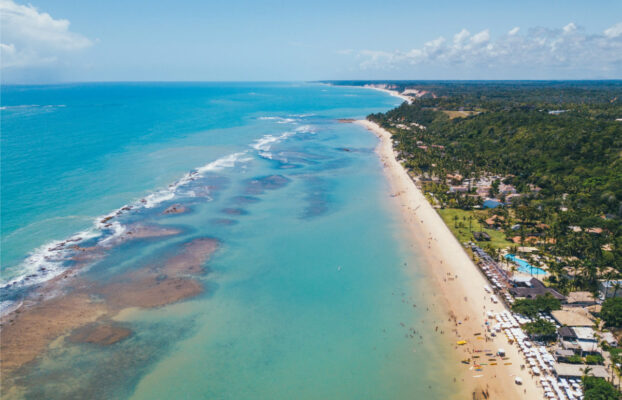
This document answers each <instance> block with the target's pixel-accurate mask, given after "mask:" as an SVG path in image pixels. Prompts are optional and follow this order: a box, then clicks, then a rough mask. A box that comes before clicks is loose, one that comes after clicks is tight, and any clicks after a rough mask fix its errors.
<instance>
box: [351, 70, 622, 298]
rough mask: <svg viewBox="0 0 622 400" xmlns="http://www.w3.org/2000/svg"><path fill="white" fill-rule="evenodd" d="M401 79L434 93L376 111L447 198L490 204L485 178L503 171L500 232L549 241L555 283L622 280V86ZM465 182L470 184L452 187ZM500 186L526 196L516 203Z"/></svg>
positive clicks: (403, 153)
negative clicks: (482, 186)
mask: <svg viewBox="0 0 622 400" xmlns="http://www.w3.org/2000/svg"><path fill="white" fill-rule="evenodd" d="M348 83H349V84H354V82H348ZM365 83H370V82H365ZM358 84H361V83H358ZM390 84H391V85H393V86H394V87H395V88H397V89H398V90H403V89H404V88H407V87H408V88H416V89H417V90H419V91H425V92H426V93H425V94H424V95H423V96H422V97H419V98H417V99H416V100H415V101H414V102H413V104H411V105H409V104H407V103H404V104H402V105H401V106H400V107H397V108H395V109H393V110H391V111H389V112H387V113H384V114H373V115H370V116H369V117H368V118H369V119H370V120H372V121H375V122H377V123H378V124H380V125H381V126H383V127H384V128H386V129H388V130H389V131H390V132H391V133H392V135H393V140H394V145H395V149H396V151H397V152H398V154H399V157H400V158H401V159H402V160H403V163H404V164H405V165H406V167H407V168H409V169H410V170H411V171H413V172H414V173H415V174H417V175H418V176H419V177H421V182H422V185H423V187H424V190H425V191H426V192H427V193H428V194H429V195H430V196H432V197H433V199H434V201H436V202H437V204H439V205H440V206H441V207H452V208H461V209H464V210H470V209H472V208H473V207H480V206H481V204H482V202H481V194H480V195H479V196H478V195H477V194H475V190H476V188H475V187H474V186H473V182H476V181H477V180H479V179H480V178H483V177H493V178H494V177H497V178H494V179H495V180H494V181H493V185H492V187H491V189H490V193H489V196H490V197H496V198H497V199H499V200H500V201H501V202H503V203H505V204H506V205H505V207H502V208H499V209H495V210H494V211H490V212H491V214H492V213H494V214H498V215H500V216H504V217H505V220H504V222H503V223H501V224H500V226H499V227H497V229H500V230H502V231H503V232H505V234H506V237H507V238H508V239H509V238H512V237H514V236H518V237H519V238H520V245H523V244H527V243H529V244H530V245H531V244H535V243H537V245H538V247H539V251H540V254H543V255H545V256H546V257H547V260H548V261H549V262H548V265H547V266H548V267H549V272H551V273H552V277H551V280H550V283H551V284H552V285H553V286H554V287H556V288H557V289H558V290H560V291H562V292H568V291H569V290H572V289H585V290H591V291H593V292H596V290H597V282H598V279H613V278H616V277H622V223H621V221H622V121H617V120H616V119H619V118H622V82H620V81H615V82H523V83H517V82H419V83H417V82H390ZM421 93H423V92H421ZM453 176H459V178H455V182H453V180H454V178H453ZM449 177H452V178H449ZM463 179H470V180H465V181H464V182H468V188H467V189H466V190H463V191H461V192H452V191H451V190H449V189H450V185H451V184H459V183H460V181H461V180H463ZM464 182H463V185H464ZM500 184H504V185H511V186H513V187H514V188H515V189H516V191H517V193H518V194H517V195H515V196H514V198H512V200H511V201H510V200H507V198H506V195H505V194H500V193H499V191H498V188H499V185H500ZM511 227H514V229H517V230H515V231H513V230H512V229H511ZM529 240H532V242H529ZM515 243H516V242H515ZM511 244H512V243H510V242H508V246H510V245H511Z"/></svg>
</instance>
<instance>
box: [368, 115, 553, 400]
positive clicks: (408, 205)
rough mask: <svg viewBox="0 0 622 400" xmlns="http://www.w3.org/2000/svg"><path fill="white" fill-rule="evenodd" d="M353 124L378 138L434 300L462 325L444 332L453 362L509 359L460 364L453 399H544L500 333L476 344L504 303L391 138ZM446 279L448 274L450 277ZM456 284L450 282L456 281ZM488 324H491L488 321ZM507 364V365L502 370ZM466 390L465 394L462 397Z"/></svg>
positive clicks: (373, 128)
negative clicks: (494, 298)
mask: <svg viewBox="0 0 622 400" xmlns="http://www.w3.org/2000/svg"><path fill="white" fill-rule="evenodd" d="M356 123H358V124H360V125H362V126H364V127H366V128H367V129H369V130H371V131H372V132H374V133H375V134H376V136H378V137H379V138H380V143H379V144H378V147H377V149H376V152H377V153H378V155H379V156H380V159H381V161H382V162H383V164H384V166H385V172H386V175H387V178H388V180H389V182H390V185H391V189H392V190H393V196H394V199H395V202H396V206H397V207H399V208H400V210H401V212H402V215H403V218H404V222H405V223H406V224H407V226H408V228H407V231H408V232H409V234H410V235H411V238H410V239H411V241H412V243H413V244H414V245H415V246H416V248H417V250H418V253H420V254H421V256H422V258H423V260H424V261H425V264H426V265H427V267H428V268H427V270H426V271H425V272H426V273H427V274H428V275H429V279H430V281H431V283H432V284H435V285H436V289H437V293H438V296H437V298H438V297H441V298H442V301H443V302H444V304H442V305H441V306H443V307H445V308H446V310H447V311H448V313H453V314H454V315H455V316H456V318H457V320H458V321H460V322H461V324H455V326H452V328H454V331H448V332H446V333H445V335H444V336H445V337H446V338H447V339H448V340H450V341H451V346H452V347H454V348H455V349H456V360H454V361H453V362H458V361H457V360H461V359H465V358H469V357H470V356H471V355H474V354H475V353H471V354H469V353H470V352H472V350H474V349H478V350H491V351H492V352H493V353H496V352H497V350H498V349H499V348H503V349H505V351H506V354H507V357H509V360H507V361H503V362H499V364H501V365H496V366H491V365H485V366H483V370H482V371H481V372H480V371H474V370H471V368H472V367H471V366H470V365H465V364H458V365H460V366H462V367H463V371H464V374H463V376H462V377H461V378H463V379H464V386H465V388H464V390H465V392H462V393H457V394H456V398H469V399H470V398H472V397H471V393H472V392H473V390H474V389H475V388H476V387H479V388H481V389H487V390H488V393H489V394H490V397H489V398H490V399H504V400H511V399H542V398H544V393H543V391H542V389H541V388H540V387H538V386H536V380H537V377H531V376H530V374H529V373H528V369H527V368H525V369H523V370H521V369H520V365H521V364H523V363H524V360H523V358H522V355H520V354H519V352H518V347H517V346H516V345H509V344H508V342H507V339H506V338H505V336H504V335H503V334H499V335H498V336H497V337H494V338H492V337H491V338H490V339H491V341H488V342H486V341H484V340H477V336H475V335H474V333H477V332H481V333H482V335H481V336H480V337H482V336H483V335H484V333H485V332H486V330H485V325H484V323H485V321H486V315H485V314H486V312H487V311H492V312H502V311H506V310H507V308H506V307H505V306H504V305H503V304H502V303H498V304H493V303H492V302H491V300H490V295H487V294H486V292H485V290H484V286H485V285H488V281H487V280H486V278H485V277H484V275H482V273H481V272H480V270H479V269H478V268H477V266H476V265H475V264H474V263H473V262H472V261H471V259H470V258H469V256H468V254H467V253H466V251H465V250H464V249H463V248H462V246H461V245H460V243H458V241H457V240H456V238H455V237H454V236H453V234H452V233H451V231H450V230H449V228H448V227H447V226H446V225H445V224H444V222H443V220H442V219H441V217H440V215H438V213H437V212H436V210H434V208H433V207H432V206H431V205H430V204H429V203H428V201H427V200H426V199H425V197H424V195H423V193H422V192H421V191H420V190H419V189H418V188H417V186H416V185H415V184H414V182H413V181H412V179H411V178H410V177H409V176H408V174H407V172H406V170H405V169H404V168H403V167H402V165H401V164H399V163H398V162H397V160H396V158H395V156H394V153H393V147H392V140H391V135H390V133H389V132H387V131H386V130H384V129H382V128H381V127H380V126H378V125H377V124H375V123H373V122H370V121H366V120H361V121H356ZM448 274H450V275H448ZM456 275H457V279H448V276H452V277H453V276H456ZM490 322H491V323H492V322H493V320H490ZM457 340H466V341H467V345H465V346H457V345H456V341H457ZM479 355H480V358H479V361H480V362H482V363H485V362H486V363H487V362H489V361H487V359H488V357H486V356H485V354H484V353H479ZM504 362H511V363H512V364H511V365H503V363H504ZM515 376H520V377H521V378H522V380H523V385H522V386H518V385H516V384H515V383H514V377H515ZM466 391H468V392H466Z"/></svg>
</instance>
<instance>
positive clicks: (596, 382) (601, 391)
mask: <svg viewBox="0 0 622 400" xmlns="http://www.w3.org/2000/svg"><path fill="white" fill-rule="evenodd" d="M581 381H582V383H583V394H584V397H583V399H584V400H619V399H620V392H619V391H618V390H617V389H616V388H615V386H613V385H612V384H611V383H609V382H607V381H606V380H604V379H603V378H597V377H595V376H584V377H583V378H582V379H581Z"/></svg>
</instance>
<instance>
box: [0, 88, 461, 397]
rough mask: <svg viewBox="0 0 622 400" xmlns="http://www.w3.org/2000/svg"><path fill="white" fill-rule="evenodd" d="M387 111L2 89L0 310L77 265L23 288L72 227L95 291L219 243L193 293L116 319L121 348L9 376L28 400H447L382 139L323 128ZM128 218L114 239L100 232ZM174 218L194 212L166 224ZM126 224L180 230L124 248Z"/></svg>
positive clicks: (65, 347) (80, 349)
mask: <svg viewBox="0 0 622 400" xmlns="http://www.w3.org/2000/svg"><path fill="white" fill-rule="evenodd" d="M32 104H37V105H38V106H32ZM17 105H30V106H27V107H14V106H17ZM41 105H55V106H54V107H41ZM60 105H62V107H61V106H60ZM395 105H396V99H395V98H393V97H390V96H387V95H386V94H383V93H378V92H375V91H368V90H363V89H356V88H342V87H341V88H340V87H329V86H324V85H318V84H126V85H112V84H110V85H70V86H59V87H8V88H3V104H2V106H3V107H5V108H4V109H3V110H2V121H3V122H2V130H3V138H2V146H3V148H2V150H3V158H2V167H3V181H2V185H3V187H2V189H3V196H2V197H3V198H2V218H3V222H4V223H3V226H2V230H3V231H2V237H3V239H2V240H3V246H2V248H3V254H2V258H3V265H2V269H3V277H2V278H3V281H4V282H8V281H14V282H18V283H16V284H14V285H13V286H11V288H8V289H7V290H5V294H4V295H3V296H4V297H3V299H4V300H6V301H12V300H14V299H16V298H17V297H18V296H19V295H21V294H23V293H24V292H26V293H27V292H28V291H31V290H33V287H34V286H32V285H30V283H29V282H34V281H35V280H44V279H48V277H49V276H51V275H53V274H54V272H49V271H50V270H52V269H54V268H56V269H58V270H59V271H62V270H63V269H64V268H66V267H67V266H69V265H71V262H67V261H66V260H65V259H64V258H63V255H61V256H59V259H58V260H57V261H56V262H55V264H53V265H51V266H50V265H48V264H46V265H48V266H49V268H48V269H46V271H45V273H40V274H39V275H38V276H39V277H37V278H31V279H30V281H23V279H22V280H20V279H21V278H22V277H23V275H24V274H25V273H26V272H25V271H26V270H27V269H30V272H28V273H32V269H33V268H35V271H36V268H37V267H36V265H37V264H36V263H35V261H36V258H32V257H31V258H30V259H27V261H28V263H24V258H25V257H26V256H27V254H28V252H29V251H31V250H33V249H36V248H38V247H40V246H42V245H44V244H46V243H48V242H50V241H52V240H63V239H65V238H67V237H70V236H71V235H73V234H75V233H76V232H80V231H89V235H90V236H91V237H90V238H89V239H88V240H87V239H85V238H86V235H85V234H82V235H81V239H83V240H84V241H83V243H82V244H83V245H84V246H86V245H96V246H100V247H101V248H102V249H103V255H101V256H100V257H98V258H97V259H96V260H95V262H93V263H92V265H90V266H89V268H87V269H85V270H84V272H83V276H84V278H85V279H88V280H91V281H93V282H99V283H102V282H107V281H109V280H111V279H114V277H115V276H118V275H119V274H120V273H123V272H126V271H128V270H132V269H139V268H142V267H145V266H149V265H152V264H155V263H157V262H158V261H159V260H161V259H163V258H164V257H167V256H169V255H171V254H175V253H176V252H177V251H178V249H179V246H180V245H183V244H184V243H187V242H188V241H190V240H192V239H195V238H200V237H211V238H216V239H218V240H219V241H220V243H221V247H220V248H219V250H218V251H217V252H216V254H215V255H214V257H213V258H212V259H211V260H210V261H209V262H208V263H207V265H206V267H207V270H208V271H207V273H206V274H205V275H203V276H202V277H201V278H200V279H201V281H202V282H203V284H204V285H205V288H206V290H205V292H204V293H202V294H201V295H199V296H198V297H194V298H192V299H189V300H186V301H183V302H180V303H176V304H172V305H168V306H165V307H162V308H158V309H151V310H132V311H130V312H124V313H122V315H121V316H119V317H118V318H117V319H118V320H119V323H121V324H122V325H123V326H126V327H128V328H130V329H132V331H133V335H132V336H131V337H129V338H128V339H125V340H123V341H120V342H118V343H115V344H113V345H110V346H99V345H93V344H75V343H71V342H69V341H67V340H62V339H61V340H59V341H58V342H56V343H55V344H54V346H53V349H52V350H51V351H49V352H48V353H47V354H46V355H45V356H44V357H43V359H41V360H40V361H39V362H37V363H34V364H31V365H29V366H28V367H27V368H24V369H23V370H22V371H21V372H20V373H21V374H22V377H21V378H20V379H19V382H18V383H19V384H20V385H21V386H24V387H25V397H32V398H42V397H44V398H136V399H153V398H218V399H225V398H231V399H241V398H270V399H278V398H287V399H289V398H353V399H354V398H357V399H359V398H383V399H390V398H396V399H398V398H422V399H424V398H425V399H445V398H448V397H450V395H451V394H453V393H454V391H455V390H456V387H455V384H449V385H448V384H447V382H450V381H451V379H450V378H449V376H450V374H452V373H453V372H454V371H453V370H452V369H451V368H449V367H448V366H447V360H448V358H447V357H449V347H448V344H447V343H446V342H444V341H442V340H441V339H440V338H439V337H438V336H437V335H435V334H434V325H435V324H436V323H438V320H440V319H442V317H440V316H439V315H440V312H439V311H438V310H436V309H435V310H431V311H426V308H427V307H428V306H430V304H431V303H432V302H433V299H432V296H431V295H430V293H426V290H427V289H426V288H425V286H426V285H425V282H424V280H423V274H422V271H420V270H419V268H420V266H419V264H418V259H417V255H416V254H415V253H413V250H412V248H411V247H409V245H408V244H406V243H404V242H403V241H402V240H401V239H400V233H401V231H402V229H403V228H404V227H403V225H402V223H401V222H400V219H399V215H398V214H397V213H396V212H395V210H393V209H392V208H391V204H390V197H389V191H388V186H387V183H386V181H385V179H384V177H383V172H382V166H381V164H380V162H379V161H378V159H377V156H376V155H375V153H374V151H373V150H374V146H375V144H376V142H377V141H376V138H375V137H374V136H373V135H372V134H371V133H369V132H367V131H366V130H364V129H363V128H361V127H359V126H356V125H352V124H341V123H338V122H337V121H336V120H335V118H353V117H354V118H358V117H363V116H364V115H366V114H368V113H370V112H377V111H383V110H386V109H389V108H391V107H393V106H395ZM5 167H6V168H5ZM193 171H194V172H193ZM182 177H185V178H183V179H182V180H181V181H180V178H182ZM175 182H177V184H176V185H175V186H173V187H169V186H168V185H170V184H172V183H175ZM140 199H145V200H144V201H141V200H140ZM128 204H129V205H132V209H131V210H128V211H125V212H123V213H122V214H120V215H118V216H117V215H115V216H114V218H112V219H110V220H108V221H106V223H109V224H117V225H113V226H109V227H105V226H104V225H105V224H102V223H101V220H102V217H98V218H97V219H96V217H97V216H103V215H107V214H108V213H110V212H111V211H113V210H116V209H119V208H121V207H123V206H124V205H128ZM173 204H181V205H183V206H184V207H186V208H187V209H188V210H189V211H188V212H186V213H182V214H169V215H164V214H163V211H164V210H165V209H166V208H167V207H169V206H171V205H173ZM94 220H96V221H98V222H96V224H95V226H94V225H93V222H94ZM137 223H139V224H141V225H144V226H164V227H171V228H175V229H177V230H179V231H180V233H179V234H177V235H171V236H166V237H157V238H149V239H139V240H132V241H126V242H120V241H119V240H118V238H119V237H120V236H118V235H117V233H118V232H117V230H115V229H117V227H119V228H118V230H119V232H120V231H121V230H122V229H128V227H131V226H134V225H135V224H137ZM45 248H49V246H45V247H44V249H45ZM33 265H35V267H33ZM415 305H416V306H415ZM412 329H414V330H416V332H417V333H416V334H415V333H414V332H413V330H412ZM78 372H79V373H78Z"/></svg>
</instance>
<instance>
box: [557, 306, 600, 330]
mask: <svg viewBox="0 0 622 400" xmlns="http://www.w3.org/2000/svg"><path fill="white" fill-rule="evenodd" d="M551 315H552V316H553V319H555V321H557V323H558V324H559V325H562V326H564V325H565V326H569V327H576V326H588V327H591V326H592V325H594V323H593V322H592V320H591V319H589V318H588V317H587V316H586V315H584V314H582V313H579V312H577V311H575V310H568V309H566V310H554V311H551Z"/></svg>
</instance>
